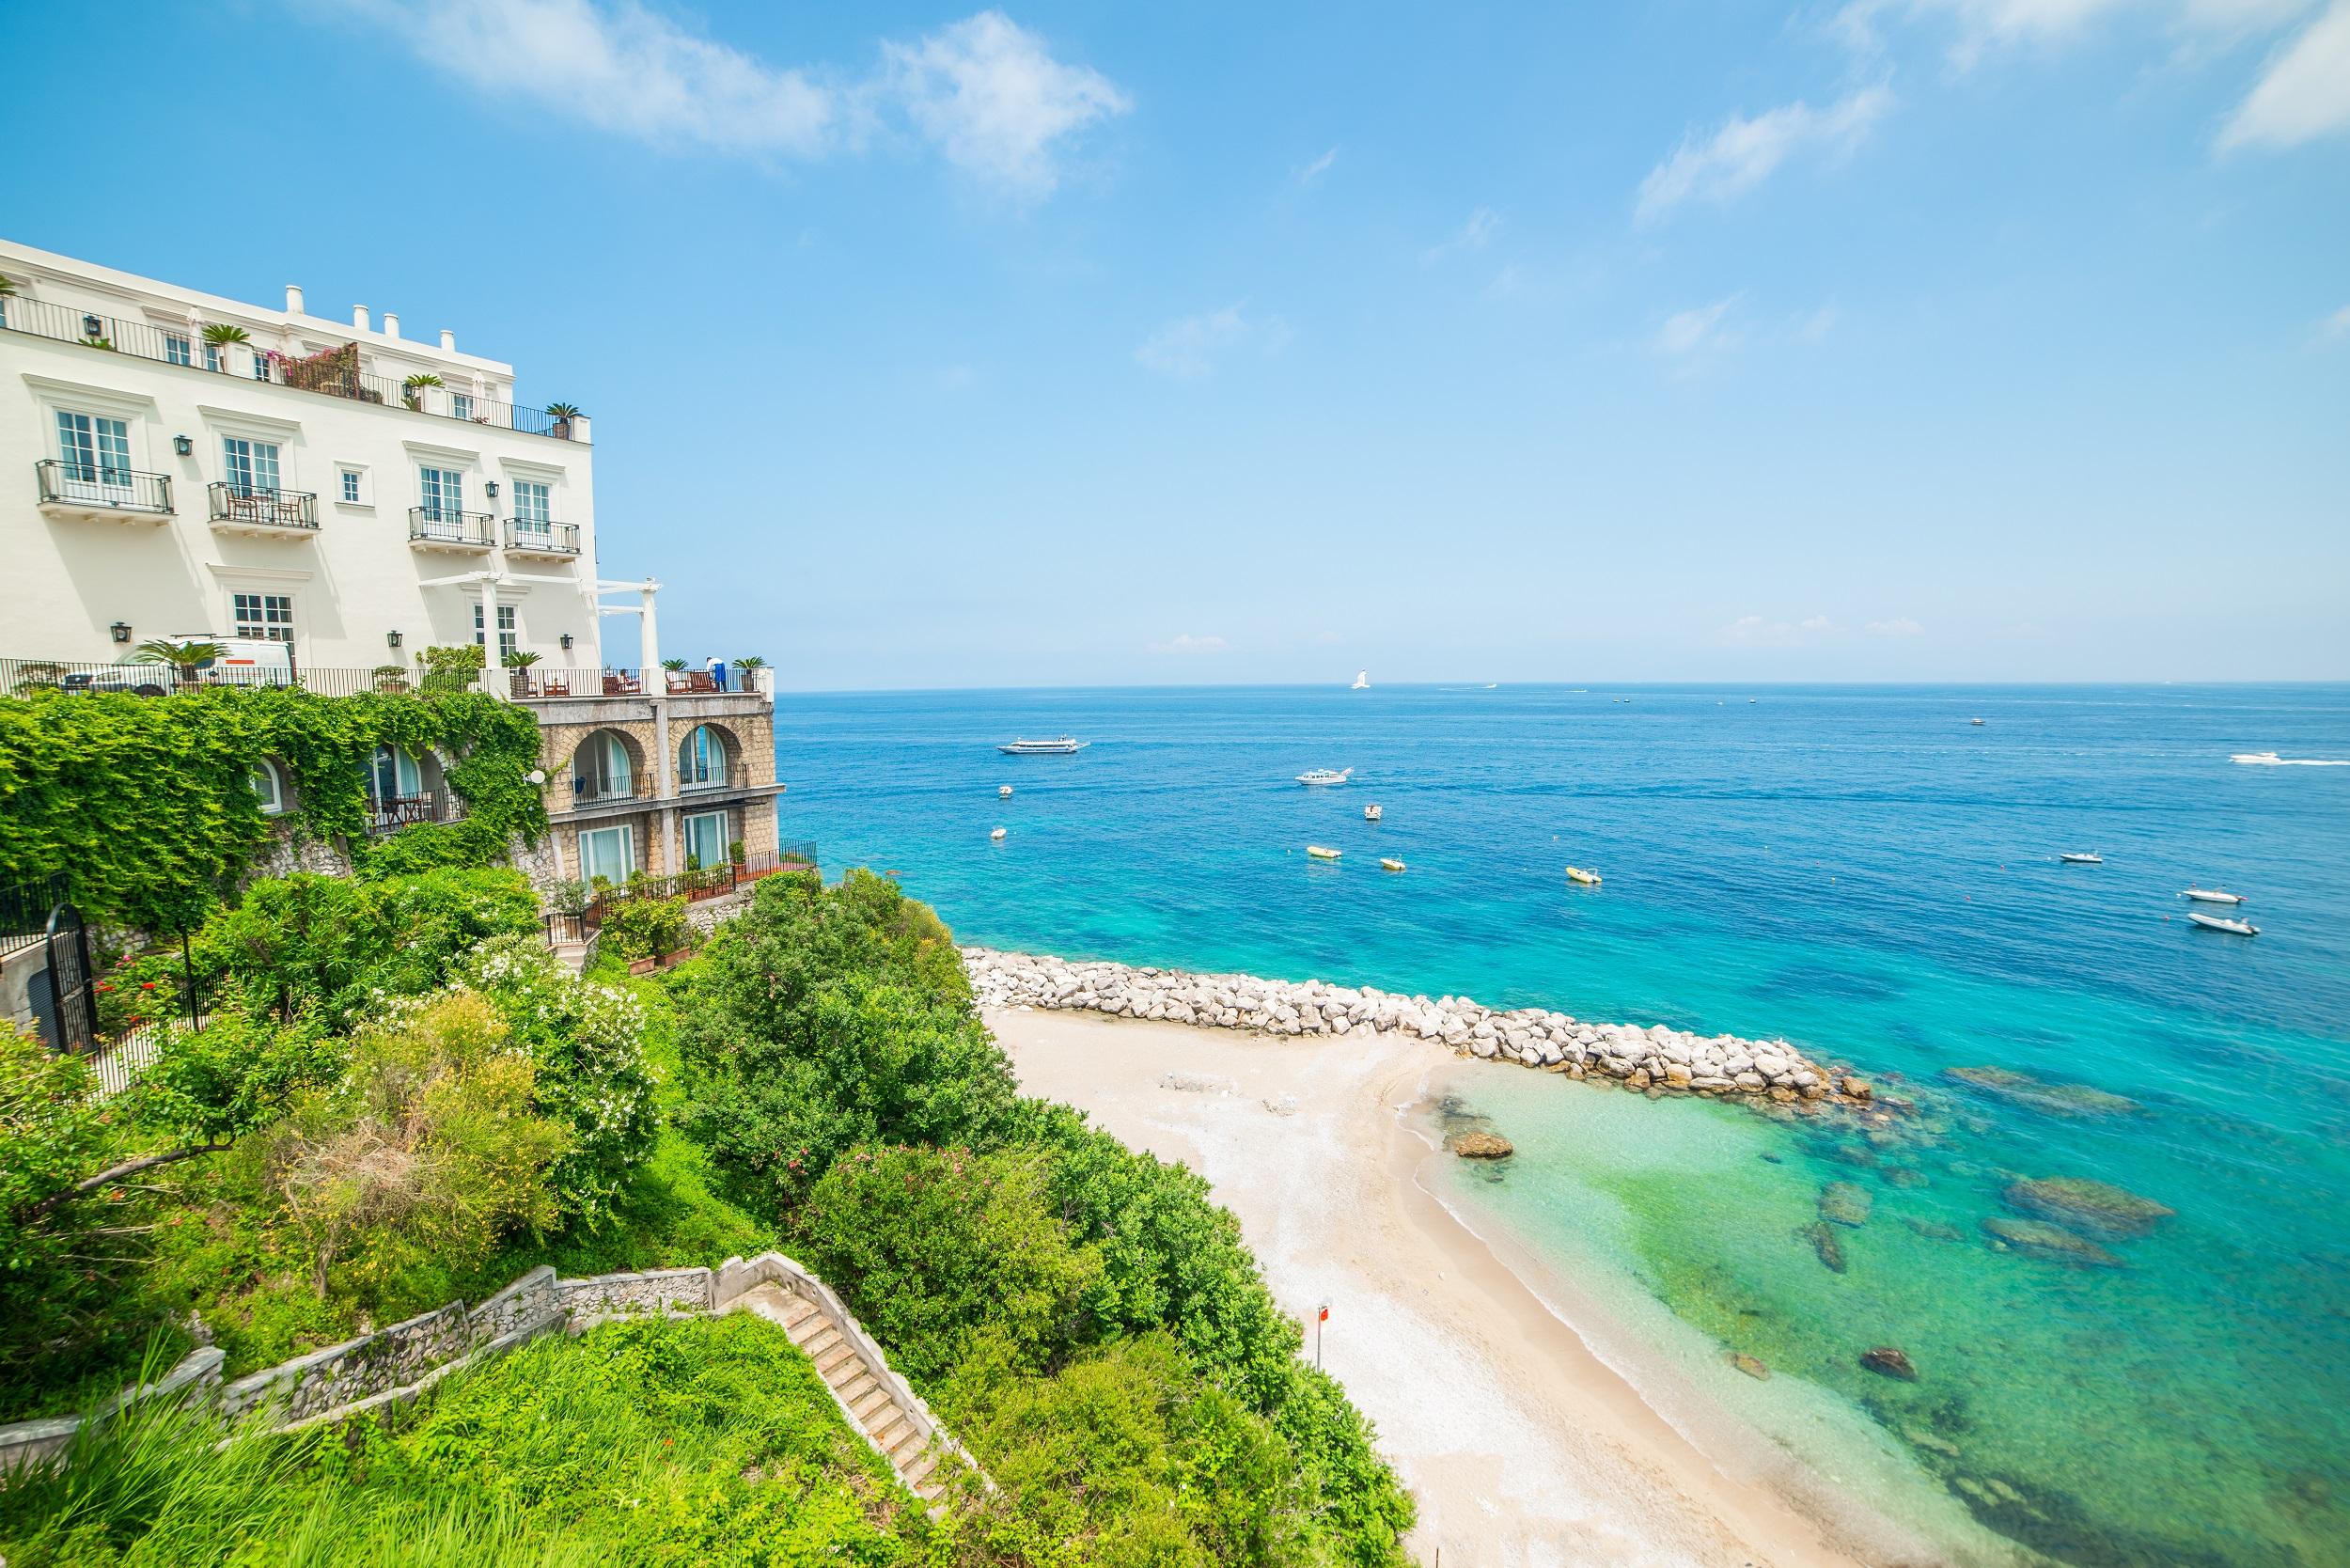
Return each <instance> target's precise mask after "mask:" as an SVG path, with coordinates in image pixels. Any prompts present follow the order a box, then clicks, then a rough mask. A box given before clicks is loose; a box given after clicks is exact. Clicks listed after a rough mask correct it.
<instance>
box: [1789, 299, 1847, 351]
mask: <svg viewBox="0 0 2350 1568" xmlns="http://www.w3.org/2000/svg"><path fill="white" fill-rule="evenodd" d="M1843 314H1844V313H1843V312H1842V311H1841V310H1839V309H1837V308H1836V306H1832V305H1824V306H1820V308H1819V309H1817V310H1814V311H1811V312H1810V314H1808V315H1803V316H1798V317H1796V318H1795V319H1794V321H1792V322H1791V323H1789V326H1788V333H1789V335H1790V336H1791V337H1794V340H1795V341H1796V342H1798V343H1816V342H1818V341H1819V340H1820V339H1821V338H1823V337H1826V336H1827V335H1828V334H1829V333H1831V332H1833V331H1835V330H1836V323H1837V322H1838V321H1841V320H1842V319H1843Z"/></svg>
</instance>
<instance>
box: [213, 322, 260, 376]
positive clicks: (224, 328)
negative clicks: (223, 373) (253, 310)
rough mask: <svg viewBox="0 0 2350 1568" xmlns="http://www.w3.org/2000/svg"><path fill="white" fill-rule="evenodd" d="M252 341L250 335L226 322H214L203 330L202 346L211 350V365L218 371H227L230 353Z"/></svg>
mask: <svg viewBox="0 0 2350 1568" xmlns="http://www.w3.org/2000/svg"><path fill="white" fill-rule="evenodd" d="M252 341H253V335H252V334H251V333H249V332H247V331H245V330H244V328H243V327H241V326H231V325H229V324H228V323H227V321H214V322H213V323H212V324H211V325H210V326H208V327H206V328H205V329H204V346H205V347H206V348H208V349H210V350H211V359H212V363H213V365H214V366H215V368H219V369H223V370H226V369H227V368H228V360H229V355H230V354H231V353H233V352H234V351H235V350H237V349H238V348H241V347H243V345H245V344H247V343H250V342H252Z"/></svg>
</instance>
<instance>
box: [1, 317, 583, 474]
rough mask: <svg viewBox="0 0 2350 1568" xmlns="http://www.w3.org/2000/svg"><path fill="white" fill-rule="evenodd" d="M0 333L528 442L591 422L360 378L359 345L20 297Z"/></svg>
mask: <svg viewBox="0 0 2350 1568" xmlns="http://www.w3.org/2000/svg"><path fill="white" fill-rule="evenodd" d="M0 332H19V333H24V335H26V336H27V337H46V338H49V339H51V340H52V341H54V342H59V343H71V344H74V345H76V346H77V347H80V348H84V349H87V350H89V351H90V352H91V353H118V354H127V355H129V356H130V357H131V358H133V359H146V360H152V361H154V362H155V363H157V364H160V365H177V366H180V367H181V368H185V369H188V370H192V371H194V372H196V374H198V375H221V376H233V377H236V378H237V379H239V380H251V381H258V382H263V383H266V384H269V385H272V386H285V387H290V388H292V389H293V390H295V391H297V392H314V393H317V394H319V395H320V396H321V397H328V398H341V399H344V400H348V401H351V402H362V403H376V404H379V405H381V406H383V407H385V408H399V409H406V410H408V411H409V412H410V413H414V414H426V415H431V416H434V417H436V418H442V419H461V420H463V421H464V422H466V423H467V424H474V425H487V426H490V427H491V428H493V429H495V430H507V431H521V432H522V433H524V434H525V435H542V436H546V437H548V438H550V439H552V440H556V441H578V442H582V443H584V442H586V440H587V420H586V418H585V417H584V416H576V415H566V414H561V413H555V412H551V411H549V410H547V409H543V408H527V407H525V406H524V405H522V404H520V403H503V402H499V401H497V400H495V399H493V398H490V397H488V396H486V395H484V396H479V397H477V396H474V395H472V394H470V393H468V392H467V391H465V390H464V389H463V388H462V387H457V388H447V387H444V386H441V385H439V384H427V383H416V382H411V381H406V380H399V379H395V378H393V377H390V376H379V375H373V374H370V373H368V372H367V371H363V370H362V369H360V368H359V345H358V344H357V343H355V342H352V343H344V344H341V345H339V346H338V347H336V348H332V349H327V350H324V351H322V352H321V353H314V354H284V353H275V352H274V351H273V350H269V349H264V348H261V347H259V346H258V345H257V344H253V343H250V342H246V343H230V344H217V345H213V344H207V343H206V342H205V341H204V340H203V335H202V333H201V332H200V331H196V330H193V329H191V330H186V331H180V330H175V329H172V328H169V327H162V326H157V325H156V324H155V323H154V322H152V321H125V320H122V319H121V318H118V317H114V316H101V315H98V314H96V313H94V312H91V311H86V310H77V309H75V308H74V307H73V306H66V305H59V304H57V303H56V302H55V301H54V300H35V299H25V298H22V297H18V298H13V299H10V300H9V301H8V308H7V312H6V314H5V316H0ZM208 349H210V350H211V355H212V357H213V358H214V359H216V360H217V361H218V364H217V366H216V367H215V366H214V365H211V364H208V363H207V357H206V351H207V350H208Z"/></svg>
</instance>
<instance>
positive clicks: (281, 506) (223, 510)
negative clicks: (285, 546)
mask: <svg viewBox="0 0 2350 1568" xmlns="http://www.w3.org/2000/svg"><path fill="white" fill-rule="evenodd" d="M205 494H206V496H207V497H208V498H209V499H210V501H211V522H212V526H213V527H215V528H217V529H219V530H220V531H221V532H223V533H243V534H256V535H287V534H292V535H299V534H305V533H316V532H318V527H319V498H318V496H317V495H316V494H314V493H312V492H310V491H306V490H264V489H262V488H260V487H259V486H258V485H249V484H239V483H237V482H236V481H235V480H233V479H215V480H213V481H212V482H211V484H209V485H207V486H206V487H205Z"/></svg>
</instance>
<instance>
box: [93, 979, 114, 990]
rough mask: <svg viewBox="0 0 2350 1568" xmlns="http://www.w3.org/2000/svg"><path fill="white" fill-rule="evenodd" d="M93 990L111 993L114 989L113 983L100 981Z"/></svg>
mask: <svg viewBox="0 0 2350 1568" xmlns="http://www.w3.org/2000/svg"><path fill="white" fill-rule="evenodd" d="M93 989H95V990H98V991H112V990H113V989H114V982H113V981H111V980H100V981H99V982H98V984H97V985H96V986H95V987H94V988H93Z"/></svg>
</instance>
